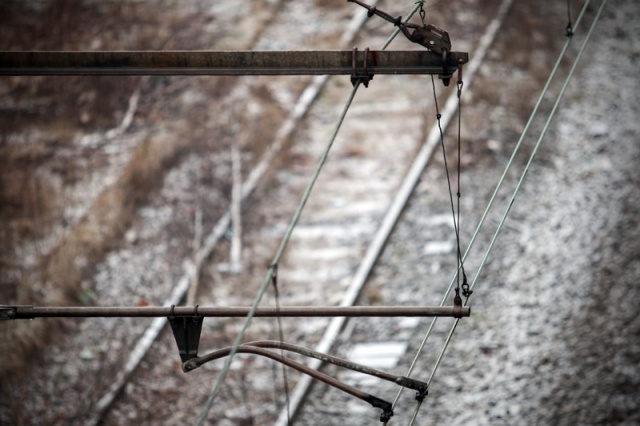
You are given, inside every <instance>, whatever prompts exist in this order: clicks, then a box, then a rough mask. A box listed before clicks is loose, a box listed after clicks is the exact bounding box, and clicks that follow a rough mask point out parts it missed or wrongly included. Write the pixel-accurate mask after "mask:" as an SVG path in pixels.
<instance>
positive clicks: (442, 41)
mask: <svg viewBox="0 0 640 426" xmlns="http://www.w3.org/2000/svg"><path fill="white" fill-rule="evenodd" d="M348 1H350V2H352V3H356V4H359V5H360V6H362V7H364V8H365V9H367V15H368V16H369V17H371V16H373V15H378V16H379V17H381V18H382V19H384V20H385V21H388V22H391V23H392V24H393V25H395V26H396V27H398V28H399V29H400V31H402V34H404V36H405V37H406V38H407V39H409V40H410V41H411V42H412V43H416V44H419V45H421V46H423V47H426V48H427V49H429V50H431V51H433V52H435V53H439V54H441V55H442V54H445V55H448V53H449V52H450V51H451V40H450V38H449V33H448V32H446V31H445V30H443V29H442V28H438V27H436V26H435V25H431V24H426V23H425V24H424V25H422V26H420V25H416V24H410V23H404V22H402V16H398V17H395V18H394V17H393V16H391V15H389V14H388V13H386V12H383V11H382V10H380V9H378V8H377V7H373V6H369V5H368V4H366V3H363V2H361V1H358V0H348ZM423 22H424V21H423ZM409 29H412V30H413V31H412V32H411V31H409Z"/></svg>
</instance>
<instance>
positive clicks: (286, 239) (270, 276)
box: [197, 81, 360, 426]
mask: <svg viewBox="0 0 640 426" xmlns="http://www.w3.org/2000/svg"><path fill="white" fill-rule="evenodd" d="M359 87H360V81H357V82H356V83H355V84H354V86H353V89H352V90H351V95H350V96H349V99H348V100H347V103H346V105H345V106H344V108H343V110H342V113H341V114H340V118H339V119H338V122H337V124H336V126H335V128H334V130H333V134H332V136H331V139H330V141H329V143H328V144H327V146H326V148H325V150H324V152H323V153H322V156H321V157H320V160H319V162H318V164H317V166H316V169H315V171H314V173H313V175H312V176H311V180H310V181H309V184H308V185H307V188H306V189H305V192H304V194H303V195H302V199H301V200H300V203H299V204H298V208H297V209H296V211H295V213H294V215H293V218H292V219H291V223H290V224H289V227H288V228H287V231H286V233H285V235H284V237H283V238H282V242H281V243H280V246H279V248H278V251H277V252H276V254H275V256H274V258H273V261H272V262H271V266H270V267H269V269H268V270H267V274H266V276H265V278H264V281H263V283H262V285H261V286H260V289H259V291H258V294H257V295H256V298H255V300H254V301H253V305H252V306H251V310H250V311H249V314H248V315H247V317H246V319H245V322H244V324H243V326H242V329H241V330H240V333H239V334H238V336H237V337H236V340H235V341H234V344H233V349H232V350H231V353H230V354H229V356H228V357H227V359H226V361H225V364H224V367H223V369H222V371H221V372H220V375H219V376H218V379H217V380H216V382H215V385H214V386H213V389H212V391H211V394H210V395H209V398H208V399H207V402H206V405H205V408H204V409H203V410H202V413H201V414H200V417H199V418H198V423H197V424H198V426H202V425H203V424H204V422H205V420H206V419H207V416H208V414H209V411H211V407H212V406H213V402H214V401H215V398H216V396H217V395H218V392H219V391H220V388H221V386H222V383H223V382H224V379H225V378H226V376H227V373H228V372H229V369H230V367H231V361H233V357H234V356H235V354H236V352H237V351H238V346H240V343H241V342H242V340H243V339H244V334H245V332H246V330H247V328H248V327H249V324H250V323H251V319H252V318H253V316H254V315H255V312H256V309H257V308H258V305H259V304H260V301H261V300H262V297H263V296H264V293H265V291H266V290H267V287H268V286H269V283H271V282H272V279H273V275H274V273H275V270H276V267H277V265H278V263H279V262H280V259H281V258H282V255H283V253H284V250H285V248H286V246H287V244H288V242H289V240H290V239H291V234H292V233H293V230H294V228H295V227H296V225H297V224H298V221H299V220H300V215H301V214H302V210H303V208H304V206H305V205H306V203H307V201H308V199H309V196H310V195H311V190H312V189H313V186H314V185H315V183H316V181H317V180H318V176H319V175H320V171H321V170H322V166H323V165H324V163H325V162H326V160H327V157H328V156H329V151H330V150H331V147H332V146H333V143H334V141H335V140H336V137H337V136H338V131H339V130H340V127H341V125H342V123H343V121H344V118H345V116H346V114H347V111H348V110H349V107H350V106H351V103H352V101H353V98H354V97H355V94H356V92H357V90H358V88H359Z"/></svg>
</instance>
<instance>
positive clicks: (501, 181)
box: [409, 0, 590, 374]
mask: <svg viewBox="0 0 640 426" xmlns="http://www.w3.org/2000/svg"><path fill="white" fill-rule="evenodd" d="M589 2H590V0H587V1H586V2H585V4H584V7H583V8H582V11H581V13H580V16H579V17H578V19H577V20H576V25H575V28H577V27H578V25H579V23H580V21H581V19H582V17H583V15H584V13H585V12H586V10H587V6H588V4H589ZM509 3H511V2H509ZM505 12H506V10H505ZM570 43H571V38H568V39H567V40H566V42H565V44H564V46H563V48H562V51H561V52H560V54H559V55H558V59H557V60H556V63H555V65H554V67H553V70H552V71H551V73H550V75H549V78H548V79H547V82H546V84H545V86H544V88H543V89H542V91H541V93H540V96H539V97H538V101H537V102H536V105H535V107H534V108H533V110H532V112H531V114H530V116H529V119H528V121H527V124H526V125H525V127H524V129H523V131H522V133H521V135H520V138H519V140H518V142H517V144H516V146H515V148H514V150H513V152H512V154H511V157H510V158H509V161H508V162H507V165H506V166H505V169H504V171H503V172H502V175H501V176H500V179H499V180H498V183H497V184H496V188H495V189H494V191H493V194H492V195H491V198H490V199H489V202H488V203H487V207H486V208H485V211H484V213H483V214H482V217H481V218H480V221H479V222H478V225H477V226H476V229H475V231H474V233H473V236H472V237H471V239H470V240H469V245H468V246H467V250H466V251H465V254H464V256H463V258H462V259H463V260H465V259H466V258H467V257H468V255H469V253H470V252H471V249H472V248H473V246H474V244H475V242H476V239H477V237H478V235H479V234H480V231H481V229H482V227H483V225H484V222H485V220H486V218H487V216H488V214H489V211H490V210H491V209H492V207H493V204H494V202H495V200H496V198H497V195H498V192H499V190H500V188H502V185H503V184H504V181H505V178H506V175H507V173H508V172H509V170H510V169H511V166H512V165H513V162H514V160H515V157H516V154H517V153H518V152H519V150H520V147H521V146H522V143H523V141H524V138H525V136H526V135H527V133H528V131H529V128H530V127H531V124H532V122H533V119H534V118H535V116H536V115H537V113H538V109H539V107H540V105H541V104H542V101H543V99H544V97H545V95H546V94H547V92H548V90H549V87H550V85H551V82H552V81H553V79H554V77H555V74H556V72H557V71H558V69H559V67H560V63H561V62H562V60H563V59H564V57H565V54H566V51H567V49H568V47H569V45H570ZM475 58H479V56H476V57H475ZM475 61H476V60H475V59H474V60H473V61H471V63H470V64H469V66H468V67H467V71H468V72H467V83H466V84H467V86H468V85H469V84H470V80H471V77H470V76H469V74H471V72H469V69H472V70H474V69H477V67H474V66H475V65H476V64H479V62H477V63H476V62H475ZM472 67H474V68H472ZM457 277H458V271H456V272H455V273H454V275H453V277H452V279H451V282H450V283H449V286H448V288H447V290H446V291H445V294H444V296H443V298H442V300H441V302H440V305H441V306H444V304H445V303H446V300H447V298H448V297H449V294H450V293H451V290H452V288H453V285H454V283H455V281H456V279H457ZM436 322H437V321H431V324H430V325H429V328H428V330H427V332H426V333H425V336H424V338H423V340H422V342H421V343H420V346H419V347H418V350H417V353H416V356H415V358H414V362H413V363H412V365H411V367H410V368H409V369H410V371H412V370H413V368H414V367H415V362H416V361H417V359H418V356H419V355H420V353H421V352H422V350H423V349H424V346H425V345H426V343H427V340H428V338H429V336H430V335H431V332H432V330H433V328H434V326H435V323H436ZM409 374H410V372H409Z"/></svg>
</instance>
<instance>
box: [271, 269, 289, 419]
mask: <svg viewBox="0 0 640 426" xmlns="http://www.w3.org/2000/svg"><path fill="white" fill-rule="evenodd" d="M271 283H272V284H273V293H274V296H275V299H276V312H278V316H277V317H276V320H277V323H278V338H279V339H280V343H283V342H284V332H283V331H282V317H281V316H280V292H279V291H278V265H275V269H274V271H273V276H272V279H271ZM280 355H282V356H285V353H284V349H281V350H280ZM281 368H282V380H283V382H284V398H285V405H286V407H287V424H290V423H291V409H290V400H289V380H288V379H287V369H286V367H285V365H284V364H282V365H281ZM274 384H275V380H274Z"/></svg>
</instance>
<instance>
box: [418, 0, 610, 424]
mask: <svg viewBox="0 0 640 426" xmlns="http://www.w3.org/2000/svg"><path fill="white" fill-rule="evenodd" d="M588 3H589V1H587V2H586V3H585V6H584V8H583V12H584V11H585V10H586V8H587V5H588ZM606 3H607V0H603V1H602V3H601V4H600V7H599V9H598V12H597V13H596V16H595V18H594V20H593V22H592V23H591V26H590V28H589V31H588V32H587V35H586V37H585V39H584V41H583V43H582V46H581V47H580V50H579V52H578V54H577V56H576V58H575V60H574V62H573V65H572V67H571V70H570V71H569V74H568V75H567V77H566V78H565V81H564V83H563V85H562V89H561V90H560V92H559V94H558V96H557V98H556V101H555V103H554V105H553V108H552V110H551V112H550V113H549V116H548V118H547V121H546V123H545V125H544V127H543V129H542V131H541V133H540V136H539V137H538V140H537V141H536V144H535V146H534V149H533V151H532V152H531V154H530V155H529V159H528V161H527V164H526V166H525V168H524V170H523V172H522V174H521V176H520V179H519V181H518V183H517V185H516V187H515V189H514V191H513V194H512V196H511V198H510V200H509V202H508V203H507V207H506V209H505V211H504V213H503V215H502V218H501V220H500V223H499V224H498V228H497V229H496V231H495V233H494V235H493V237H492V239H491V242H490V243H489V247H488V248H487V250H486V252H485V255H484V257H483V259H482V261H481V264H480V267H479V268H478V271H477V273H476V275H475V277H474V279H473V282H472V283H471V286H470V288H471V289H473V288H474V287H475V284H476V282H477V279H478V277H479V276H480V273H481V272H482V269H483V268H484V265H485V264H486V262H487V259H488V258H489V255H490V254H491V251H492V250H493V247H494V245H495V242H496V240H497V238H498V236H499V235H500V232H501V231H502V228H503V227H504V223H505V221H506V219H507V217H508V215H509V212H510V211H511V208H512V206H513V203H514V202H515V199H516V196H517V194H518V192H519V191H520V188H521V187H522V184H523V182H524V179H525V177H526V176H527V173H528V171H529V169H530V166H531V164H532V163H533V160H534V158H535V156H536V154H537V152H538V149H539V148H540V145H541V144H542V141H543V140H544V137H545V135H546V132H547V130H548V128H549V125H550V124H551V121H552V120H553V118H554V116H555V113H556V111H557V108H558V106H559V104H560V101H561V100H562V97H563V95H564V92H565V91H566V89H567V87H568V85H569V82H570V81H571V78H572V77H573V75H574V73H575V71H576V69H577V66H578V63H579V62H580V59H581V58H582V54H583V53H584V50H585V48H586V46H587V45H588V43H589V40H590V38H591V35H592V34H593V31H594V29H595V27H596V24H597V23H598V20H599V18H600V15H601V13H602V10H603V9H604V6H605V5H606ZM582 15H583V14H582V13H581V15H580V18H581V17H582ZM580 18H579V19H580ZM579 19H578V21H579ZM576 26H577V22H576ZM574 30H575V28H574ZM571 35H573V32H572V34H571ZM468 300H469V298H468V297H467V298H466V300H465V302H464V304H465V305H466V304H467V303H468ZM458 322H459V320H458V319H455V320H454V322H453V324H452V326H451V329H450V330H449V333H448V335H447V337H446V339H445V342H444V344H443V348H442V350H441V351H440V354H439V355H438V358H437V359H436V362H435V364H434V367H433V369H432V370H431V375H430V377H429V379H428V380H427V385H430V384H431V382H432V380H433V378H434V376H435V373H436V371H437V369H438V367H439V366H440V363H441V362H442V359H443V357H444V353H445V352H446V349H447V347H448V345H449V343H450V342H451V339H452V337H453V334H454V332H455V330H456V327H457V325H458ZM421 404H422V401H418V403H417V405H416V409H415V411H414V414H413V416H412V419H411V421H410V423H409V424H410V425H413V423H414V421H415V418H416V416H417V413H418V411H419V409H420V406H421Z"/></svg>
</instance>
